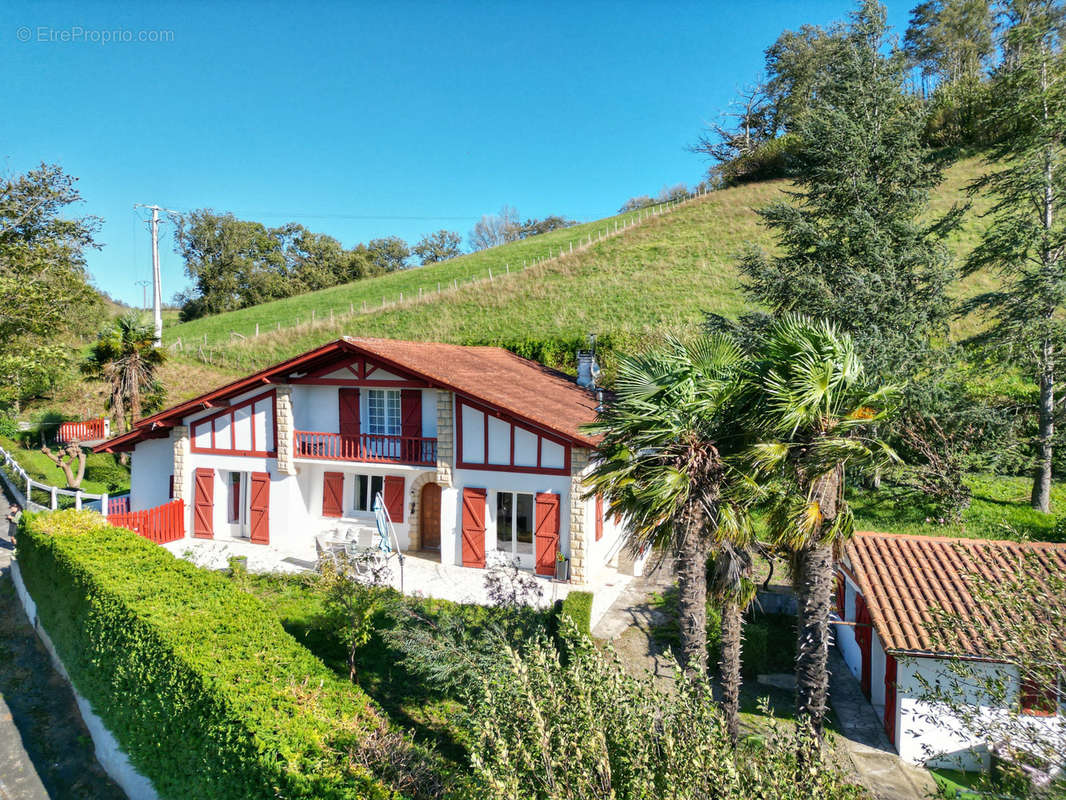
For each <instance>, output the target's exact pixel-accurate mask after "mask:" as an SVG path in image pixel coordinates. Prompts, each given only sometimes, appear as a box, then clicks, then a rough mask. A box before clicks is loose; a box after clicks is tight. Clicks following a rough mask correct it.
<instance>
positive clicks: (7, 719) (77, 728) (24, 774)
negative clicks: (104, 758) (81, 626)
mask: <svg viewBox="0 0 1066 800" xmlns="http://www.w3.org/2000/svg"><path fill="white" fill-rule="evenodd" d="M7 511H8V506H7V501H6V499H5V498H4V497H3V495H2V493H0V523H2V524H0V800H124V799H125V797H126V795H125V794H124V793H123V791H122V790H121V789H120V788H119V787H118V786H116V785H115V784H114V783H113V782H112V781H111V779H110V778H108V777H107V775H106V774H105V773H104V771H103V769H101V767H100V765H99V764H98V763H97V761H96V757H95V756H94V755H93V743H92V740H91V739H90V738H89V732H88V731H87V730H86V729H85V725H84V724H83V723H82V720H81V716H80V715H79V714H78V708H77V706H76V705H75V703H74V695H73V694H72V693H71V691H70V687H69V686H68V685H67V684H66V682H65V681H64V680H63V679H62V678H61V677H60V676H59V675H58V674H57V673H56V671H55V670H54V669H52V662H51V661H50V660H49V658H48V654H47V653H46V652H45V650H44V648H43V647H42V646H41V643H40V641H39V640H38V639H37V635H36V634H35V633H34V631H33V628H32V627H31V626H30V624H29V620H27V619H26V614H25V612H24V611H23V610H22V606H21V605H20V604H19V602H18V598H17V597H16V596H15V586H14V583H13V582H12V580H11V574H10V563H11V554H12V544H11V540H10V538H9V536H8V526H7V523H6V522H4V519H3V518H4V517H6V516H7Z"/></svg>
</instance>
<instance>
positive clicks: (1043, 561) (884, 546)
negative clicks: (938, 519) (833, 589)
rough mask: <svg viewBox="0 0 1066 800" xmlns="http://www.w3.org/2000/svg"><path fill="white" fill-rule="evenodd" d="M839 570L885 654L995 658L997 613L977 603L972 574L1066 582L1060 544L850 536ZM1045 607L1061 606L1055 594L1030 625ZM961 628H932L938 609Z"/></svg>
mask: <svg viewBox="0 0 1066 800" xmlns="http://www.w3.org/2000/svg"><path fill="white" fill-rule="evenodd" d="M843 567H844V569H845V570H846V571H847V572H848V573H849V574H850V575H851V577H852V578H853V579H854V580H855V582H856V584H857V585H858V587H859V591H860V592H861V593H862V595H863V598H864V599H865V601H866V604H867V607H868V608H869V611H870V617H871V619H872V621H873V625H874V628H875V630H876V631H877V634H878V636H879V637H880V638H881V641H882V642H883V643H884V646H885V649H887V650H902V651H915V652H951V653H952V654H954V655H972V656H988V657H1001V656H1003V655H1004V653H1003V644H1004V643H1002V642H997V641H996V630H997V625H996V617H995V611H996V610H995V609H989V608H988V607H987V606H986V604H984V603H982V602H979V601H978V600H977V599H975V596H974V592H973V587H974V581H975V578H974V576H977V575H979V576H983V579H984V580H985V581H988V583H989V584H992V585H995V584H997V583H1008V582H1010V581H1011V580H1012V578H1016V577H1017V576H1018V575H1019V574H1021V572H1022V571H1024V572H1027V573H1029V574H1030V575H1033V576H1034V577H1036V578H1037V579H1038V581H1042V580H1044V579H1046V577H1047V576H1048V575H1050V574H1056V575H1058V576H1060V577H1062V578H1066V544H1047V543H1031V542H1027V543H1022V542H1007V541H989V540H984V539H954V538H950V537H942V536H914V535H899V534H888V533H856V534H855V535H854V536H853V537H852V538H851V540H850V541H849V542H848V543H847V545H846V546H845V550H844V559H843ZM1047 604H1056V605H1057V607H1058V608H1064V607H1066V597H1061V596H1054V593H1053V592H1048V593H1044V594H1043V595H1041V596H1039V597H1033V598H1032V609H1033V617H1034V624H1038V623H1037V619H1038V618H1039V613H1038V612H1039V611H1040V609H1041V608H1046V607H1048V605H1047ZM938 609H942V610H943V611H944V612H946V613H947V614H949V615H950V616H951V618H952V619H958V620H960V621H963V622H964V623H970V624H960V625H957V626H955V627H953V628H952V629H951V630H947V631H943V630H939V631H938V630H937V629H936V628H935V627H933V625H934V623H935V620H936V617H937V613H936V612H937V610H938Z"/></svg>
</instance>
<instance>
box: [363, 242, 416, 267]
mask: <svg viewBox="0 0 1066 800" xmlns="http://www.w3.org/2000/svg"><path fill="white" fill-rule="evenodd" d="M366 249H367V251H368V252H369V253H370V259H371V261H373V263H374V266H375V267H377V268H378V269H380V270H381V271H382V272H395V271H396V270H400V269H406V268H407V259H408V258H410V257H411V251H410V250H409V249H407V243H406V242H404V240H403V239H401V238H400V237H399V236H385V237H383V238H381V239H371V240H370V241H369V242H367V245H366Z"/></svg>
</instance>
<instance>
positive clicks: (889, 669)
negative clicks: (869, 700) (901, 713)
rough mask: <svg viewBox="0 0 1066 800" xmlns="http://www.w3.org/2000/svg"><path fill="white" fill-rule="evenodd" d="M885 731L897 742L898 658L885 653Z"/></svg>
mask: <svg viewBox="0 0 1066 800" xmlns="http://www.w3.org/2000/svg"><path fill="white" fill-rule="evenodd" d="M885 733H887V734H888V741H890V742H892V744H895V743H896V659H895V658H894V657H893V656H892V655H891V654H890V653H886V654H885Z"/></svg>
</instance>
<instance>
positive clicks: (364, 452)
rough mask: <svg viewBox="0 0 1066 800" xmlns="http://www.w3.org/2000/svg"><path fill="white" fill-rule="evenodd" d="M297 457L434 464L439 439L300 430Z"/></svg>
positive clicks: (297, 438) (378, 462)
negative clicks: (351, 434) (350, 434)
mask: <svg viewBox="0 0 1066 800" xmlns="http://www.w3.org/2000/svg"><path fill="white" fill-rule="evenodd" d="M296 458H320V459H322V460H324V461H363V462H367V463H371V464H411V465H417V466H427V467H432V466H434V465H435V464H436V463H437V440H436V439H430V438H425V437H421V436H382V435H378V434H374V433H364V434H362V435H360V436H341V435H340V434H339V433H319V432H316V431H296Z"/></svg>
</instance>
